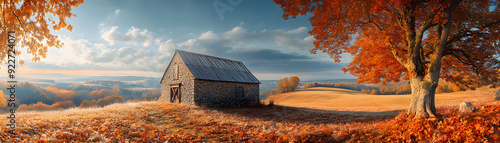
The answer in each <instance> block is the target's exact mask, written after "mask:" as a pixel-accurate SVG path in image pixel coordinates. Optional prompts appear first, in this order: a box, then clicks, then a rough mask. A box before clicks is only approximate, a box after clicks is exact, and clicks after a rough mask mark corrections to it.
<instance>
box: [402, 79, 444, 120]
mask: <svg viewBox="0 0 500 143" xmlns="http://www.w3.org/2000/svg"><path fill="white" fill-rule="evenodd" d="M438 80H439V79H438ZM437 83H438V81H429V80H424V78H423V77H414V78H412V79H411V80H410V84H411V101H410V107H409V109H408V116H409V117H416V118H420V117H424V118H436V117H437V116H436V115H437V114H436V106H435V104H434V97H435V93H436V87H437Z"/></svg>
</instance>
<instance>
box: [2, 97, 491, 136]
mask: <svg viewBox="0 0 500 143" xmlns="http://www.w3.org/2000/svg"><path fill="white" fill-rule="evenodd" d="M478 107H484V108H479V109H478V111H477V112H476V113H473V114H470V115H463V114H458V113H457V111H456V109H444V108H441V109H439V111H438V112H439V113H441V114H443V117H442V118H440V119H429V120H407V119H406V118H404V117H403V116H404V113H403V114H400V111H388V112H348V111H329V110H310V109H304V108H292V107H282V106H272V107H268V106H254V107H247V108H236V109H231V108H227V109H206V108H201V107H197V106H187V105H182V104H171V103H163V102H139V103H123V104H113V105H110V106H106V107H104V108H87V109H78V108H75V109H69V110H64V111H49V112H27V113H19V114H16V115H17V117H16V122H17V123H18V124H17V125H18V127H17V128H16V131H15V133H16V134H15V135H10V134H8V133H7V128H6V127H5V126H1V128H0V130H1V131H0V140H1V141H2V142H7V141H9V142H16V141H17V142H20V141H28V142H44V141H45V142H73V141H74V142H78V141H80V142H165V141H174V142H188V141H193V142H203V141H205V142H290V141H295V142H305V141H312V142H345V141H348V142H350V141H363V142H364V141H374V142H387V141H424V142H436V141H437V142H440V141H457V142H462V141H475V142H480V141H490V142H493V141H497V142H498V141H499V140H498V137H499V134H500V130H499V127H498V126H499V121H500V116H499V115H500V114H499V113H500V105H498V103H496V104H489V105H481V106H478ZM398 114H400V115H398ZM3 116H7V114H3ZM472 139H474V140H472Z"/></svg>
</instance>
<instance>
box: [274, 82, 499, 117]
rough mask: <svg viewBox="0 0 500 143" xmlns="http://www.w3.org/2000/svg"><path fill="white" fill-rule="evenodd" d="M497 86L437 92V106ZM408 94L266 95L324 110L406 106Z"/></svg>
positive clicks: (484, 96)
mask: <svg viewBox="0 0 500 143" xmlns="http://www.w3.org/2000/svg"><path fill="white" fill-rule="evenodd" d="M496 90H497V89H488V88H481V89H478V90H476V91H462V92H453V93H443V94H436V106H438V107H439V106H453V105H458V104H459V103H460V102H464V101H469V102H473V103H478V102H481V103H483V102H490V101H492V100H493V98H492V97H493V94H494V93H495V92H494V91H496ZM410 97H411V95H370V94H365V93H362V92H359V91H355V90H349V89H342V88H329V87H313V88H306V89H299V90H298V91H297V92H291V93H285V94H281V95H277V96H274V97H271V98H269V99H266V100H265V102H266V103H268V102H269V101H270V100H273V101H274V103H275V104H277V105H283V106H293V107H304V108H313V109H327V110H347V111H382V110H385V111H387V110H405V109H407V108H408V105H409V104H410Z"/></svg>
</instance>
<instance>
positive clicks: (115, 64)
mask: <svg viewBox="0 0 500 143" xmlns="http://www.w3.org/2000/svg"><path fill="white" fill-rule="evenodd" d="M217 10H220V11H219V13H218V12H217ZM73 13H74V14H76V15H77V16H76V17H72V18H71V19H69V20H68V23H70V24H72V25H73V27H74V28H73V31H72V32H69V31H67V30H61V31H53V32H54V33H55V34H57V35H59V38H60V40H61V41H62V42H64V43H65V45H64V46H63V48H62V49H56V48H49V51H48V54H47V58H46V59H42V60H41V61H40V62H36V63H32V62H29V59H30V56H29V55H22V56H21V58H22V59H25V61H26V65H25V66H24V67H22V71H21V72H22V73H24V76H30V75H32V76H33V75H36V76H39V75H40V74H68V75H83V76H95V75H111V76H114V75H116V76H118V75H131V76H151V77H161V75H162V74H163V71H164V70H165V68H166V66H167V64H168V62H169V61H170V58H171V56H172V54H173V53H174V49H182V50H186V51H191V52H195V53H203V54H209V55H214V56H219V57H224V58H229V59H233V60H239V61H242V62H243V63H244V64H245V65H246V66H247V67H248V68H249V69H250V70H251V71H252V72H253V73H254V75H256V76H257V78H259V79H260V80H274V79H280V78H283V77H288V76H293V75H297V76H299V77H300V78H301V79H305V80H307V79H345V78H354V77H353V76H351V75H349V74H344V73H343V72H342V71H341V70H340V69H341V68H343V67H345V66H346V65H347V63H348V62H350V60H351V58H350V56H347V55H346V56H345V58H344V59H343V60H342V62H341V63H334V62H333V60H332V59H329V58H328V56H327V55H326V54H322V53H319V54H317V55H311V54H309V49H312V48H313V44H312V42H313V41H314V38H313V37H312V36H310V35H309V34H307V32H308V31H309V30H311V25H310V24H309V21H308V20H307V19H308V17H307V16H299V17H298V18H297V19H289V20H284V19H283V18H282V11H281V8H280V7H279V6H278V5H276V4H274V3H273V2H272V1H271V0H239V1H238V0H203V1H201V0H182V1H164V0H148V1H138V0H120V1H118V0H114V1H111V0H106V1H100V0H87V1H85V2H84V3H83V4H81V5H80V6H79V7H77V8H74V9H73ZM23 50H24V49H23ZM38 78H43V77H38Z"/></svg>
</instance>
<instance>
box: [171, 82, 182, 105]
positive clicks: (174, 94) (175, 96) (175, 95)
mask: <svg viewBox="0 0 500 143" xmlns="http://www.w3.org/2000/svg"><path fill="white" fill-rule="evenodd" d="M170 102H171V103H176V102H178V103H181V88H180V84H175V85H170Z"/></svg>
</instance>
